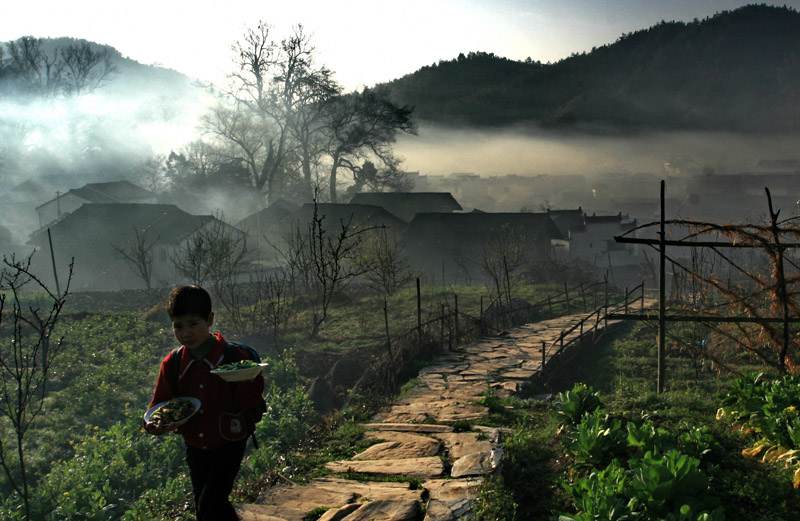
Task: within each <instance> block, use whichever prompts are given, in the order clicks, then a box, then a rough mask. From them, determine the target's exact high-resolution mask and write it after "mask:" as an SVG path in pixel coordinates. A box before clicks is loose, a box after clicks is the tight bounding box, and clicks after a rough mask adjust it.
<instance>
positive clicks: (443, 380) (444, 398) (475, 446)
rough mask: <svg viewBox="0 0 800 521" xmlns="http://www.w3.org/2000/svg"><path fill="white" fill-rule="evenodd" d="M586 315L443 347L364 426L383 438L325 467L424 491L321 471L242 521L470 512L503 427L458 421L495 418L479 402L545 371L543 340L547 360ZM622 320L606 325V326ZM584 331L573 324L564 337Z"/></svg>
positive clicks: (278, 491)
mask: <svg viewBox="0 0 800 521" xmlns="http://www.w3.org/2000/svg"><path fill="white" fill-rule="evenodd" d="M585 316H586V315H585V314H579V315H569V316H565V317H560V318H555V319H552V320H546V321H542V322H536V323H532V324H526V325H524V326H521V327H518V328H514V329H512V330H510V331H508V332H507V334H504V335H502V336H497V337H491V338H486V339H483V340H480V341H478V342H475V343H472V344H468V345H464V346H461V347H459V348H457V349H456V350H454V351H450V352H447V353H444V354H441V355H440V356H438V357H437V358H436V359H435V360H434V362H433V364H432V365H430V366H429V367H426V368H425V369H423V370H422V371H420V373H419V376H418V377H417V380H418V384H417V385H416V386H415V387H414V388H413V389H412V390H411V392H409V393H408V394H406V395H405V396H403V397H402V398H399V399H398V400H397V401H396V402H394V403H393V404H392V406H391V407H389V408H388V409H387V410H385V411H384V412H381V413H379V414H378V415H376V416H375V417H374V418H372V423H368V424H365V425H364V428H365V429H366V433H365V436H366V437H367V438H370V439H375V440H380V441H379V443H376V444H375V445H372V446H370V447H369V448H368V449H367V450H365V451H363V452H361V453H360V454H357V455H355V456H354V457H353V458H352V459H350V460H345V461H333V462H329V463H327V464H326V465H325V467H326V468H327V469H328V470H330V471H331V472H333V473H334V475H333V476H335V475H336V474H341V473H346V472H348V471H355V472H360V473H365V474H370V475H375V476H383V477H385V476H400V477H403V476H407V477H413V478H417V480H418V481H417V482H420V481H421V483H422V486H421V488H412V485H411V482H405V481H401V482H383V481H371V482H364V481H353V480H346V479H339V478H337V477H333V476H331V477H326V478H316V479H313V480H312V481H311V482H310V483H309V484H307V485H302V486H299V485H290V484H286V485H281V486H276V487H273V488H272V489H270V490H269V491H267V492H266V493H265V494H264V495H263V496H262V497H260V498H259V499H258V501H257V504H248V505H244V504H243V505H237V506H236V507H237V510H238V512H239V515H240V517H241V519H242V521H302V520H303V518H304V517H305V516H306V515H307V514H308V513H309V512H311V511H312V510H314V509H317V508H326V509H327V511H326V512H325V513H324V514H322V517H320V518H319V519H320V521H369V520H372V521H405V520H409V521H410V520H420V519H422V520H424V521H450V520H457V519H469V517H470V516H469V513H470V512H471V510H472V504H473V501H474V499H475V497H476V492H477V490H478V488H479V487H480V484H481V482H482V479H483V476H485V475H487V474H490V473H492V472H494V471H495V469H497V468H498V466H499V465H500V461H501V460H502V457H503V449H502V448H501V447H500V441H501V437H502V434H503V433H502V432H501V430H500V429H494V428H489V427H482V426H473V427H472V430H470V431H468V432H455V430H454V427H453V425H452V423H453V422H456V421H458V420H467V421H473V420H477V419H479V418H484V417H486V416H488V414H489V410H488V408H487V407H485V406H483V405H478V404H477V403H476V402H478V401H479V400H480V399H481V398H482V397H483V396H484V393H485V392H486V391H487V388H491V389H492V391H493V393H494V395H495V396H498V397H506V396H509V395H512V394H514V393H517V392H519V391H520V390H521V389H522V387H523V386H524V385H525V384H526V383H528V382H529V381H530V380H531V378H532V377H533V376H534V375H536V374H537V373H538V372H539V371H540V370H541V369H542V363H543V354H542V342H543V341H544V342H545V343H546V345H547V346H548V348H549V350H548V352H546V353H544V363H545V364H546V363H547V360H549V358H550V356H551V355H553V354H555V352H556V351H557V346H554V345H553V344H554V342H557V341H558V340H559V336H560V335H561V333H562V331H566V330H568V329H570V328H571V327H572V326H573V325H575V324H577V323H579V322H580V320H581V319H583V318H584V317H585ZM617 324H618V322H609V328H610V327H611V326H612V325H617ZM587 329H588V327H587ZM579 335H580V330H579V329H576V330H575V331H574V332H573V333H572V334H571V335H570V336H567V337H565V339H564V342H565V343H568V342H569V341H570V339H572V338H577V337H578V336H579ZM423 506H424V508H423ZM423 511H424V517H423V515H422V514H421V512H423Z"/></svg>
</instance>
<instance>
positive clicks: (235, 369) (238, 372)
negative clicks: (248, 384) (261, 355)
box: [211, 360, 268, 382]
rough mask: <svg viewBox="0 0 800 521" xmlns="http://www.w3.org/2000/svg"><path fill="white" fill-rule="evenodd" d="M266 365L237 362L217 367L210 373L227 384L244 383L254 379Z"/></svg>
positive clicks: (245, 361) (244, 361) (243, 361)
mask: <svg viewBox="0 0 800 521" xmlns="http://www.w3.org/2000/svg"><path fill="white" fill-rule="evenodd" d="M267 365H268V364H260V363H258V362H254V361H253V360H239V361H238V362H233V363H231V364H223V365H219V366H217V368H216V369H213V370H212V371H211V374H215V375H217V376H219V377H220V378H222V379H223V380H225V381H227V382H244V381H247V380H252V379H253V378H255V377H256V376H257V375H258V374H259V373H260V372H261V370H262V369H264V368H265V367H267Z"/></svg>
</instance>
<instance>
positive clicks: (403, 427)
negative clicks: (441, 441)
mask: <svg viewBox="0 0 800 521" xmlns="http://www.w3.org/2000/svg"><path fill="white" fill-rule="evenodd" d="M361 426H362V427H363V428H364V429H365V430H368V431H396V432H453V427H451V426H449V425H436V424H433V423H362V424H361Z"/></svg>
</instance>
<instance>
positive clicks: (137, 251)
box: [112, 226, 161, 290]
mask: <svg viewBox="0 0 800 521" xmlns="http://www.w3.org/2000/svg"><path fill="white" fill-rule="evenodd" d="M132 230H133V236H132V237H130V238H129V239H128V241H127V242H125V243H123V244H119V245H116V244H112V247H113V248H114V251H116V252H117V254H118V255H119V256H120V257H122V260H124V261H125V263H126V264H127V265H128V266H129V267H130V268H131V269H132V270H133V272H134V273H136V275H137V276H138V277H139V278H141V279H142V281H144V285H145V287H146V288H147V289H148V290H150V289H152V287H151V282H152V278H153V251H154V248H155V245H156V243H157V242H158V240H159V239H160V238H161V236H160V235H159V236H156V237H150V234H149V233H148V230H147V229H139V228H137V227H135V226H134V227H132Z"/></svg>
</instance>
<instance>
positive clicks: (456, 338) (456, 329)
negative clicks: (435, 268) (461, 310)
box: [453, 294, 459, 345]
mask: <svg viewBox="0 0 800 521" xmlns="http://www.w3.org/2000/svg"><path fill="white" fill-rule="evenodd" d="M454 297H455V306H456V309H455V313H453V316H454V319H455V322H454V328H455V332H454V335H455V344H454V345H458V334H459V331H458V294H456V295H454Z"/></svg>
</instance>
